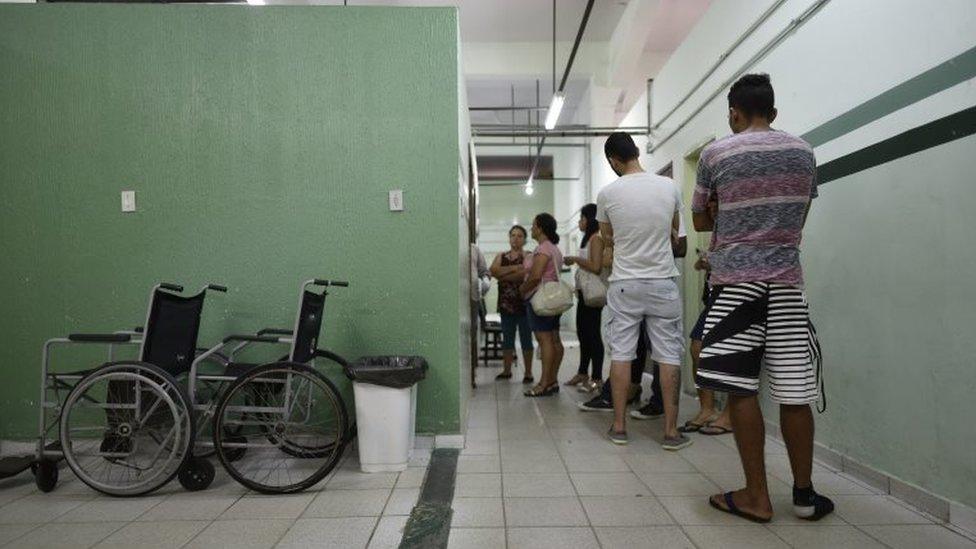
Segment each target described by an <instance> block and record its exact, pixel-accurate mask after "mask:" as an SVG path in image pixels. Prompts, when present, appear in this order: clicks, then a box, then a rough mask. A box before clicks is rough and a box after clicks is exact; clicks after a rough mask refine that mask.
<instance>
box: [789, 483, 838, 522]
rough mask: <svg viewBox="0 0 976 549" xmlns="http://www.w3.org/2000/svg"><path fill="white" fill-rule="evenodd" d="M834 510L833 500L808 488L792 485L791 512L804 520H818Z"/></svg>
mask: <svg viewBox="0 0 976 549" xmlns="http://www.w3.org/2000/svg"><path fill="white" fill-rule="evenodd" d="M833 511H834V502H833V501H830V499H829V498H827V497H824V496H821V495H820V494H818V493H816V492H814V491H813V486H811V487H809V488H803V489H800V488H797V487H796V486H794V487H793V512H794V513H795V514H796V516H798V517H800V518H801V519H804V520H820V519H822V518H824V517H825V516H827V515H829V514H830V513H832V512H833Z"/></svg>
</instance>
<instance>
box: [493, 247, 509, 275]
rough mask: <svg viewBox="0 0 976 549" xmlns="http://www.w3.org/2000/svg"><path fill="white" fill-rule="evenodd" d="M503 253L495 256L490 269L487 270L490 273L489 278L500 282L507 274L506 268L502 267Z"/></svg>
mask: <svg viewBox="0 0 976 549" xmlns="http://www.w3.org/2000/svg"><path fill="white" fill-rule="evenodd" d="M504 253H505V252H502V253H500V254H498V255H496V256H495V260H494V261H492V262H491V269H489V270H490V271H491V276H493V277H495V278H497V279H498V280H502V278H504V276H505V275H506V274H508V273H507V271H508V269H507V268H506V267H502V255H503V254H504Z"/></svg>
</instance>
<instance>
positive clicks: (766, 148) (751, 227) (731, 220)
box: [691, 130, 817, 286]
mask: <svg viewBox="0 0 976 549" xmlns="http://www.w3.org/2000/svg"><path fill="white" fill-rule="evenodd" d="M816 166H817V162H816V159H815V158H814V156H813V149H812V148H811V147H810V145H809V144H808V143H807V142H806V141H803V140H802V139H800V138H798V137H794V136H792V135H790V134H788V133H785V132H781V131H778V130H770V131H755V132H742V133H738V134H735V135H730V136H728V137H726V138H723V139H720V140H718V141H716V142H714V143H712V144H710V145H709V146H707V147H705V150H703V151H702V154H701V160H700V161H699V163H698V183H697V185H696V186H695V194H694V197H693V199H692V203H691V210H692V211H693V212H703V211H705V209H706V208H707V204H708V202H709V199H711V198H715V199H716V200H717V201H718V217H717V218H716V220H715V229H714V233H713V235H712V243H711V248H710V251H709V254H708V260H709V263H710V264H711V268H712V271H711V282H712V284H714V285H721V284H738V283H741V282H777V283H780V284H790V285H794V286H802V285H803V270H802V268H801V267H800V234H801V232H802V230H803V221H804V213H805V212H806V208H807V204H809V202H810V200H811V199H812V198H813V197H815V196H817V185H816V169H817V168H816Z"/></svg>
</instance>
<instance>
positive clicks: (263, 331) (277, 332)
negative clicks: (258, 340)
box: [258, 328, 294, 336]
mask: <svg viewBox="0 0 976 549" xmlns="http://www.w3.org/2000/svg"><path fill="white" fill-rule="evenodd" d="M293 333H294V332H292V331H291V330H285V329H284V328H261V329H260V330H258V335H259V336H263V335H265V334H271V335H283V336H290V335H292V334H293Z"/></svg>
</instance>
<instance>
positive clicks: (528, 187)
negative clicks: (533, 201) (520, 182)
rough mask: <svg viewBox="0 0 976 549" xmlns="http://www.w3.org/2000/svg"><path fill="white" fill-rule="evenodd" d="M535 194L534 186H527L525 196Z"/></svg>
mask: <svg viewBox="0 0 976 549" xmlns="http://www.w3.org/2000/svg"><path fill="white" fill-rule="evenodd" d="M533 193H535V189H533V188H532V184H531V183H529V184H528V185H526V186H525V194H526V195H527V196H532V194H533Z"/></svg>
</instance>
